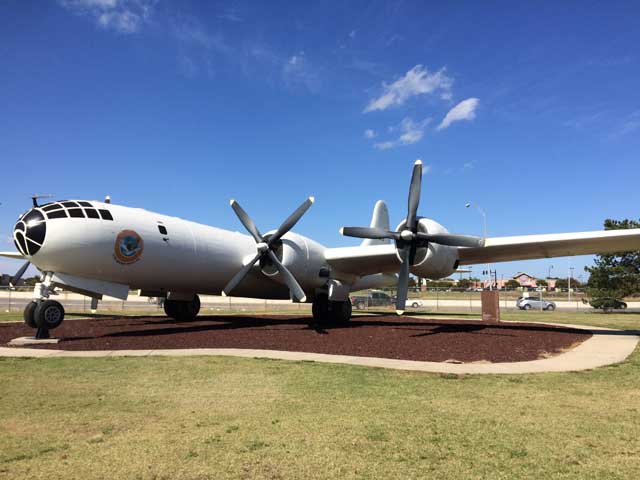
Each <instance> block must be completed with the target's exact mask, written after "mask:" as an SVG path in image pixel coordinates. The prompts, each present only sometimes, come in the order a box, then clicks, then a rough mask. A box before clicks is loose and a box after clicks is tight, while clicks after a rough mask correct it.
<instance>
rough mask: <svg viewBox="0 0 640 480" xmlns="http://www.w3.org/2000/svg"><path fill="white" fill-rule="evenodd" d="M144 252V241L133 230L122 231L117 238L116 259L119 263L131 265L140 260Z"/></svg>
mask: <svg viewBox="0 0 640 480" xmlns="http://www.w3.org/2000/svg"><path fill="white" fill-rule="evenodd" d="M143 250H144V241H143V240H142V237H141V236H140V235H138V233H137V232H134V231H133V230H122V231H121V232H120V233H119V234H118V236H117V237H116V244H115V247H114V251H113V254H114V257H115V259H116V261H117V262H118V263H123V264H125V265H126V264H129V263H134V262H137V261H138V260H140V257H141V256H142V251H143Z"/></svg>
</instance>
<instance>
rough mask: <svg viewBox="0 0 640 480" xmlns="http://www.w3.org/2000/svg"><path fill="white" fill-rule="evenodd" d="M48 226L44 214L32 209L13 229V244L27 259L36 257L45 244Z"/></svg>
mask: <svg viewBox="0 0 640 480" xmlns="http://www.w3.org/2000/svg"><path fill="white" fill-rule="evenodd" d="M46 235H47V224H46V221H45V219H44V215H43V214H42V212H41V211H40V210H38V209H36V208H32V209H31V210H29V211H28V212H27V213H25V214H24V215H23V216H22V217H20V219H19V220H18V222H17V223H16V226H15V227H14V229H13V242H14V243H15V244H16V247H17V249H18V250H19V251H20V253H22V254H23V255H24V256H25V257H30V256H32V255H35V254H36V253H37V252H38V250H40V247H42V245H43V243H44V238H45V237H46Z"/></svg>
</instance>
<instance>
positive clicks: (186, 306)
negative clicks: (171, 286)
mask: <svg viewBox="0 0 640 480" xmlns="http://www.w3.org/2000/svg"><path fill="white" fill-rule="evenodd" d="M164 313H166V314H167V316H168V317H171V318H173V319H174V320H178V321H179V322H185V321H189V320H193V319H194V318H196V316H197V315H198V313H200V297H198V295H195V296H194V297H193V300H191V301H186V302H185V301H182V300H165V302H164Z"/></svg>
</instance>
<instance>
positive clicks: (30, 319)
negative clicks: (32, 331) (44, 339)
mask: <svg viewBox="0 0 640 480" xmlns="http://www.w3.org/2000/svg"><path fill="white" fill-rule="evenodd" d="M37 306H38V304H37V303H36V302H29V303H27V306H26V307H24V312H23V314H22V317H23V318H24V323H25V325H26V326H27V327H30V328H38V326H37V325H36V317H35V313H36V307H37Z"/></svg>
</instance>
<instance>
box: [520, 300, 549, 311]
mask: <svg viewBox="0 0 640 480" xmlns="http://www.w3.org/2000/svg"><path fill="white" fill-rule="evenodd" d="M516 307H518V308H519V309H520V310H550V311H551V310H555V309H556V304H555V303H553V302H550V301H548V300H543V299H541V298H540V297H520V298H518V300H516Z"/></svg>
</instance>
